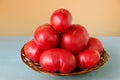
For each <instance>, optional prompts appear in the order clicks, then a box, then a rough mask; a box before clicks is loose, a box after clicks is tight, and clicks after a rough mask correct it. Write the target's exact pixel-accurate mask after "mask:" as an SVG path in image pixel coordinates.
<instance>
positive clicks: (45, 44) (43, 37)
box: [34, 24, 59, 49]
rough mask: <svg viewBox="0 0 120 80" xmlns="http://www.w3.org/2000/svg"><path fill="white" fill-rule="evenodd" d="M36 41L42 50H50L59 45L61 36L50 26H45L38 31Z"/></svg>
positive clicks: (35, 36)
mask: <svg viewBox="0 0 120 80" xmlns="http://www.w3.org/2000/svg"><path fill="white" fill-rule="evenodd" d="M34 40H35V42H36V44H37V45H38V46H39V47H40V48H43V49H50V48H53V47H54V46H56V45H57V43H58V40H59V34H58V32H57V31H55V30H54V29H53V28H52V27H51V25H50V24H44V25H40V26H39V27H38V28H37V29H36V31H35V33H34Z"/></svg>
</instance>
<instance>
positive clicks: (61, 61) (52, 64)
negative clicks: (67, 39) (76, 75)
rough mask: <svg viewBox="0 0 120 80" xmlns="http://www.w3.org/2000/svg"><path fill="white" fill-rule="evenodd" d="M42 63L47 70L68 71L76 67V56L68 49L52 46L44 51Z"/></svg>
mask: <svg viewBox="0 0 120 80" xmlns="http://www.w3.org/2000/svg"><path fill="white" fill-rule="evenodd" d="M40 65H41V66H42V68H43V69H44V70H45V71H49V72H62V73H68V72H72V71H73V70H74V69H75V67H76V58H75V56H74V55H73V54H72V53H71V52H69V51H67V50H64V49H62V48H52V49H48V50H46V51H44V52H43V53H42V55H41V57H40Z"/></svg>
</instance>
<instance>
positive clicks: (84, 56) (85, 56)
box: [77, 49, 100, 69]
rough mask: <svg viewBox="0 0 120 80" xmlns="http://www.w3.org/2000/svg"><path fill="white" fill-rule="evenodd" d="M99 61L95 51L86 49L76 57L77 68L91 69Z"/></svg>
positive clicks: (98, 55)
mask: <svg viewBox="0 0 120 80" xmlns="http://www.w3.org/2000/svg"><path fill="white" fill-rule="evenodd" d="M99 61H100V54H99V52H98V51H97V50H94V49H86V50H85V51H83V52H80V53H79V54H78V55H77V62H78V65H77V66H78V68H80V69H84V68H92V67H94V66H95V65H97V64H98V63H99Z"/></svg>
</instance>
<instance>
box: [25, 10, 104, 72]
mask: <svg viewBox="0 0 120 80" xmlns="http://www.w3.org/2000/svg"><path fill="white" fill-rule="evenodd" d="M71 22H72V15H71V13H70V12H69V11H68V10H66V9H63V8H61V9H58V10H56V11H54V12H53V14H52V15H51V18H50V24H43V25H40V26H39V27H38V28H37V29H36V31H35V32H34V39H32V40H30V41H28V42H27V43H26V44H25V46H24V52H25V55H26V56H27V57H28V58H29V59H30V60H32V61H33V62H34V63H39V64H40V66H41V67H42V68H43V69H44V70H45V71H49V72H61V73H69V72H72V71H74V70H75V69H76V68H77V69H80V70H82V69H86V68H88V69H90V68H92V67H94V66H96V65H97V64H98V63H99V61H100V55H101V54H102V51H103V45H102V43H101V41H100V40H99V39H97V38H95V37H90V36H89V34H88V32H87V30H86V29H85V27H84V26H82V25H79V24H71Z"/></svg>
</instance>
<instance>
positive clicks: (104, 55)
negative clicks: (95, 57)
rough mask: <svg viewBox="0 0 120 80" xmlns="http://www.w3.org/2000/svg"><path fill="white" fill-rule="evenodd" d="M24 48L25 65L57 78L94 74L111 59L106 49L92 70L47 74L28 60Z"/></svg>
mask: <svg viewBox="0 0 120 80" xmlns="http://www.w3.org/2000/svg"><path fill="white" fill-rule="evenodd" d="M23 48H24V46H23V47H22V48H21V59H22V61H23V63H25V64H26V65H27V66H28V67H29V68H31V69H32V70H34V71H37V72H40V73H45V74H50V75H56V76H71V75H78V74H85V73H88V72H92V71H94V70H97V69H98V68H100V67H102V66H103V65H104V64H105V63H106V62H107V61H108V58H109V55H108V53H107V52H106V51H105V49H104V50H103V52H102V55H101V60H100V62H99V63H98V64H97V65H96V66H95V67H93V68H90V69H83V70H75V71H73V72H71V73H52V72H47V71H45V70H43V68H42V67H40V65H38V64H36V63H34V62H33V61H31V60H30V59H28V58H27V57H26V55H25V53H24V49H23Z"/></svg>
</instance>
